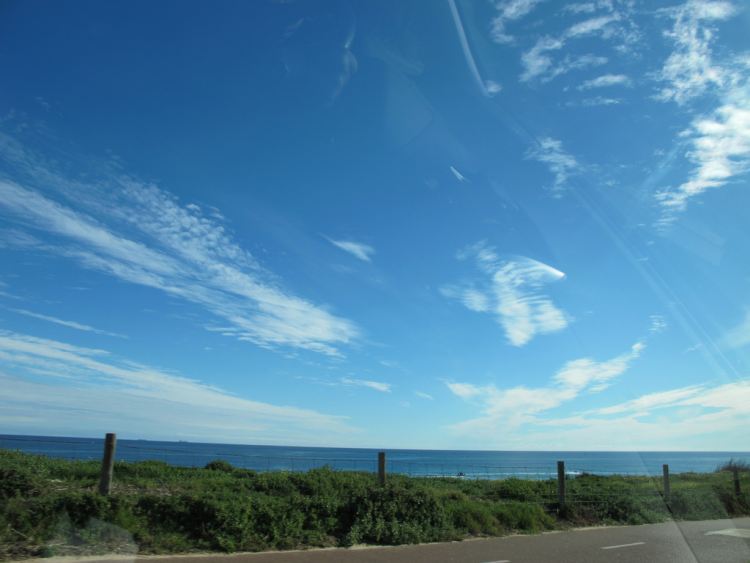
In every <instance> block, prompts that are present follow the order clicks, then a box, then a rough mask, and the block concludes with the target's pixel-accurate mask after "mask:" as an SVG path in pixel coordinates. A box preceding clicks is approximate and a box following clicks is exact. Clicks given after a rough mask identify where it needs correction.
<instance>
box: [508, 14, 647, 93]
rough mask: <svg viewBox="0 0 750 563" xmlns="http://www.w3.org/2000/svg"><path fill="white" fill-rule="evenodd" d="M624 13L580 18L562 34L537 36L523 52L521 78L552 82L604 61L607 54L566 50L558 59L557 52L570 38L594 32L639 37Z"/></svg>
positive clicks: (600, 35) (631, 38) (608, 36)
mask: <svg viewBox="0 0 750 563" xmlns="http://www.w3.org/2000/svg"><path fill="white" fill-rule="evenodd" d="M623 19H624V16H623V15H621V14H620V13H619V12H612V13H609V14H607V15H603V16H597V17H593V18H589V19H586V20H583V21H580V22H577V23H575V24H573V25H571V26H570V27H568V29H566V30H565V31H564V32H563V33H562V34H561V35H560V36H558V37H552V36H545V37H541V38H540V39H538V40H537V42H536V43H535V44H534V46H533V47H531V49H529V50H528V51H526V52H525V53H523V54H522V55H521V65H522V66H523V72H522V73H521V77H520V80H521V82H529V81H532V80H539V81H541V82H548V81H550V80H552V79H554V78H556V77H558V76H560V75H562V74H567V73H568V72H571V71H573V70H581V69H584V68H591V67H595V66H600V65H603V64H605V63H606V62H607V60H608V59H607V58H606V57H603V56H599V55H592V54H585V55H580V56H571V55H570V54H566V55H565V57H564V58H563V59H562V60H559V61H557V62H555V59H554V56H553V55H554V53H556V52H558V51H561V50H562V49H563V48H564V47H565V46H566V44H567V43H568V42H570V41H571V40H575V39H580V38H582V37H588V36H591V35H595V36H599V37H601V38H602V39H605V40H608V39H612V38H613V37H622V38H625V40H626V42H627V41H630V42H632V41H635V40H636V38H637V34H636V32H634V31H632V30H630V31H629V30H627V29H626V28H625V27H624V25H623V24H622V20H623Z"/></svg>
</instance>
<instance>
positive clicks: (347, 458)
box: [0, 435, 750, 479]
mask: <svg viewBox="0 0 750 563" xmlns="http://www.w3.org/2000/svg"><path fill="white" fill-rule="evenodd" d="M102 446H103V440H102V439H100V438H62V437H46V436H8V435H0V448H4V449H14V450H21V451H24V452H29V453H36V454H43V455H48V456H52V457H59V458H66V459H100V458H101V455H102ZM377 452H378V450H371V449H359V448H306V447H288V446H247V445H229V444H201V443H195V442H156V441H148V440H118V442H117V452H116V459H118V460H124V461H144V460H160V461H165V462H167V463H170V464H173V465H183V466H198V467H202V466H204V465H205V464H206V463H208V462H209V461H212V460H215V459H223V460H226V461H228V462H230V463H232V464H233V465H235V466H237V467H245V468H248V469H255V470H258V471H270V470H288V471H305V470H308V469H312V468H314V467H321V466H324V465H328V466H331V467H333V468H335V469H345V470H358V471H376V470H377ZM730 458H734V459H740V460H745V461H748V462H750V452H642V453H639V452H520V451H508V452H503V451H459V450H386V459H387V468H388V471H389V472H392V473H405V474H409V475H434V476H437V475H444V476H465V477H467V478H471V477H476V478H490V479H501V478H504V477H510V476H518V477H525V478H530V479H544V478H548V477H552V476H553V475H556V471H557V461H558V460H562V461H564V462H565V467H566V471H567V472H568V473H570V474H578V473H581V472H589V473H598V474H605V475H607V474H614V473H623V474H636V475H661V471H662V464H664V463H667V464H669V468H670V471H671V472H672V473H682V472H686V471H695V472H700V473H703V472H709V471H713V470H715V469H716V467H717V466H719V465H721V464H722V463H724V462H726V461H728V460H729V459H730Z"/></svg>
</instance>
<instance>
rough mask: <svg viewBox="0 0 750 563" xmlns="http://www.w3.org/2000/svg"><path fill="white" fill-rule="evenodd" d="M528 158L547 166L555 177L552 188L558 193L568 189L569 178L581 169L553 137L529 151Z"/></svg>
mask: <svg viewBox="0 0 750 563" xmlns="http://www.w3.org/2000/svg"><path fill="white" fill-rule="evenodd" d="M526 158H530V159H532V160H536V161H539V162H542V163H544V164H546V165H547V167H548V168H549V169H550V172H552V174H553V175H554V177H555V181H554V184H553V186H552V187H553V191H555V192H557V193H559V192H560V191H562V190H563V189H564V188H565V187H566V185H567V183H568V178H569V177H570V176H571V175H573V174H575V173H576V172H577V171H578V170H579V169H580V164H579V163H578V161H577V160H576V159H575V157H574V156H573V155H571V154H570V153H568V152H566V151H565V149H563V146H562V141H559V140H557V139H553V138H551V137H545V138H543V139H540V140H539V144H538V146H536V147H533V148H531V149H529V151H528V152H527V153H526Z"/></svg>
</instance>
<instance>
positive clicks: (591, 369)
mask: <svg viewBox="0 0 750 563" xmlns="http://www.w3.org/2000/svg"><path fill="white" fill-rule="evenodd" d="M644 347H645V345H644V344H643V343H642V342H636V343H635V344H634V345H633V346H632V347H631V349H630V350H629V351H628V352H626V353H624V354H621V355H619V356H617V357H615V358H612V359H611V360H607V361H605V362H597V361H595V360H592V359H591V358H581V359H578V360H573V361H570V362H568V363H566V364H565V365H564V366H563V367H562V369H560V371H558V372H557V373H556V374H555V376H554V378H553V380H554V381H555V383H557V384H558V385H560V387H561V388H563V389H567V390H573V391H575V392H576V393H577V392H579V391H580V390H582V389H585V388H591V389H592V390H595V391H601V390H603V389H605V388H606V387H607V386H608V385H609V382H610V381H611V380H612V379H614V378H616V377H618V376H620V375H622V374H623V373H624V372H625V370H626V369H628V367H629V365H630V363H631V362H632V361H633V360H635V359H636V358H638V357H639V356H640V354H641V352H642V351H643V348H644Z"/></svg>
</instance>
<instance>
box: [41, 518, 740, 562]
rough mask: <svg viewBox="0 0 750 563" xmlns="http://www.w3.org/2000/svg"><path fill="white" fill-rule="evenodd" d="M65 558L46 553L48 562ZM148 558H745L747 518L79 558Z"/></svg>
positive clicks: (644, 560) (332, 560)
mask: <svg viewBox="0 0 750 563" xmlns="http://www.w3.org/2000/svg"><path fill="white" fill-rule="evenodd" d="M55 559H57V560H58V561H71V560H72V559H70V558H54V559H45V560H44V561H46V562H48V563H50V562H51V561H54V560H55ZM85 560H86V561H88V562H90V563H93V562H109V563H112V562H113V561H134V560H135V561H143V562H144V563H145V562H153V563H329V562H330V563H353V562H359V561H362V562H364V563H370V562H371V563H380V562H390V561H393V562H396V563H441V562H461V563H463V562H466V563H500V562H503V563H506V562H507V563H537V562H546V561H551V562H556V563H596V562H618V561H635V562H637V563H650V562H654V563H735V562H736V563H750V518H737V519H734V520H707V521H702V522H666V523H663V524H647V525H644V526H618V527H609V528H588V529H580V530H572V531H567V532H552V533H546V534H540V535H529V536H509V537H503V538H490V539H477V540H467V541H462V542H451V543H433V544H423V545H409V546H397V547H367V548H352V549H316V550H308V551H285V552H284V551H281V552H265V553H247V554H235V555H202V556H201V555H187V556H185V555H183V556H158V557H153V556H152V557H146V556H143V557H136V558H133V557H129V558H128V557H117V558H109V559H103V558H86V559H85Z"/></svg>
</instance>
